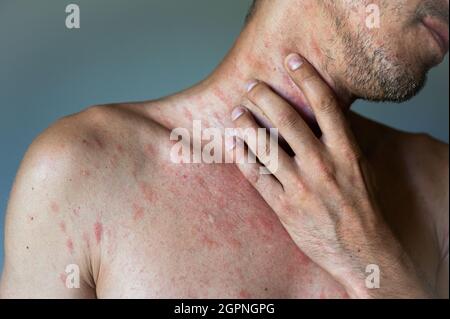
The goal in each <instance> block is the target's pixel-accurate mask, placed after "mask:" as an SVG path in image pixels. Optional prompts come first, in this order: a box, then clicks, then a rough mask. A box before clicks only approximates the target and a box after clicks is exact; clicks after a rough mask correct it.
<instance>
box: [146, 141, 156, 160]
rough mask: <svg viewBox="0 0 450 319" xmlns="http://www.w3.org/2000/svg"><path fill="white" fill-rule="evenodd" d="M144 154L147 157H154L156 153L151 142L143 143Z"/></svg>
mask: <svg viewBox="0 0 450 319" xmlns="http://www.w3.org/2000/svg"><path fill="white" fill-rule="evenodd" d="M144 152H145V155H147V157H149V158H154V157H155V156H156V154H157V151H156V149H155V147H154V146H153V145H152V144H147V145H145V149H144Z"/></svg>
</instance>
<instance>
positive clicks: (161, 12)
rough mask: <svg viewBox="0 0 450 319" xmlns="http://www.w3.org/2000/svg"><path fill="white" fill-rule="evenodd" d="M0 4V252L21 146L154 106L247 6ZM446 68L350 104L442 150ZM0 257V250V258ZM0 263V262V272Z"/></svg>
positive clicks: (95, 0) (211, 1)
mask: <svg viewBox="0 0 450 319" xmlns="http://www.w3.org/2000/svg"><path fill="white" fill-rule="evenodd" d="M73 2H74V3H77V4H78V5H79V6H80V9H81V29H80V30H76V31H74V30H67V29H66V28H65V18H66V13H65V7H66V5H68V4H69V3H71V2H69V1H62V0H33V1H32V0H27V1H25V0H0V107H1V115H0V146H1V161H0V228H1V238H2V239H1V240H0V245H1V246H2V247H3V219H4V211H5V209H6V203H7V199H8V194H9V191H10V188H11V185H12V182H13V179H14V176H15V173H16V171H17V168H18V165H19V163H20V160H21V158H22V156H23V154H24V152H25V150H26V149H27V147H28V145H29V144H30V143H31V141H32V140H33V139H34V138H35V137H36V135H37V134H38V133H39V132H41V131H42V130H43V129H45V128H46V127H47V126H48V125H49V124H50V123H52V122H53V121H55V120H56V119H58V118H59V117H61V116H64V115H67V114H70V113H74V112H78V111H80V110H81V109H83V108H84V107H86V106H89V105H93V104H102V103H107V102H120V101H133V100H146V99H152V98H158V97H161V96H164V95H167V94H170V93H172V92H175V91H178V90H181V89H183V88H186V87H188V86H190V85H192V84H194V83H196V82H197V81H199V80H200V79H202V78H203V77H205V76H206V75H207V74H208V73H209V72H211V71H212V70H213V68H214V67H215V66H216V65H217V64H218V62H219V61H220V60H221V59H222V58H223V56H224V55H225V54H226V52H227V50H228V49H229V48H230V46H231V45H232V43H233V41H234V39H235V38H236V36H237V35H238V33H239V31H240V29H241V26H242V22H243V19H244V16H245V14H246V11H247V8H248V6H249V4H250V0H232V1H230V0H128V1H126V0H122V1H120V0H73ZM448 78H449V77H448V59H446V61H445V63H444V64H443V65H442V66H440V67H439V68H437V69H434V70H433V71H432V72H431V74H430V79H429V82H428V85H427V87H426V89H425V90H424V91H423V92H422V93H421V94H420V95H419V96H417V97H416V98H414V99H413V100H412V101H410V102H408V103H405V104H402V105H391V104H385V105H383V104H368V103H363V102H360V103H358V105H357V106H356V108H355V109H356V110H358V111H360V112H361V113H363V114H365V115H367V116H369V117H371V118H373V119H377V120H379V121H381V122H384V123H386V124H389V125H392V126H394V127H397V128H401V129H404V130H407V131H413V132H428V133H429V134H431V135H433V136H435V137H436V138H439V139H441V140H443V141H446V142H448V116H449V114H448V109H449V107H448V104H449V94H448V84H449V83H448V82H449V81H448ZM1 252H3V250H1ZM1 265H3V253H1V254H0V270H1V267H2V266H1Z"/></svg>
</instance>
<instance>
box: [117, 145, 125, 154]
mask: <svg viewBox="0 0 450 319" xmlns="http://www.w3.org/2000/svg"><path fill="white" fill-rule="evenodd" d="M116 149H117V152H119V153H120V154H123V153H124V149H123V146H122V145H120V144H117V145H116Z"/></svg>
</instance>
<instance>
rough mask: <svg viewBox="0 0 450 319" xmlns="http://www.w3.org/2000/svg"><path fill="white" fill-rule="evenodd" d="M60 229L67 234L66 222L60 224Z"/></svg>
mask: <svg viewBox="0 0 450 319" xmlns="http://www.w3.org/2000/svg"><path fill="white" fill-rule="evenodd" d="M59 229H61V231H62V232H63V233H66V224H65V223H64V222H60V223H59Z"/></svg>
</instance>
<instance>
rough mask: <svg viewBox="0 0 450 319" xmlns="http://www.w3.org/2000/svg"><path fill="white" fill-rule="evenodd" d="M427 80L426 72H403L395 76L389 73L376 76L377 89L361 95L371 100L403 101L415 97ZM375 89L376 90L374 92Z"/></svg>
mask: <svg viewBox="0 0 450 319" xmlns="http://www.w3.org/2000/svg"><path fill="white" fill-rule="evenodd" d="M426 81H427V72H421V74H418V75H417V74H416V75H415V76H413V75H412V74H410V73H408V72H405V73H403V74H401V75H398V76H396V77H392V74H389V75H387V76H385V77H383V76H381V77H380V78H378V81H377V82H378V83H377V85H374V86H373V87H377V88H378V89H377V90H372V91H370V90H369V92H368V94H367V95H366V96H364V97H362V98H363V99H365V100H369V101H373V102H393V103H403V102H406V101H408V100H410V99H412V98H413V97H415V96H416V95H417V94H419V92H420V91H421V90H422V89H423V88H424V86H425V84H426ZM375 91H376V92H375Z"/></svg>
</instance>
